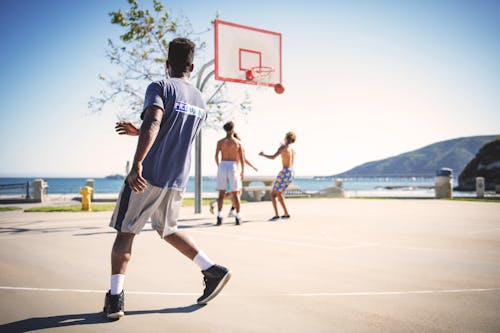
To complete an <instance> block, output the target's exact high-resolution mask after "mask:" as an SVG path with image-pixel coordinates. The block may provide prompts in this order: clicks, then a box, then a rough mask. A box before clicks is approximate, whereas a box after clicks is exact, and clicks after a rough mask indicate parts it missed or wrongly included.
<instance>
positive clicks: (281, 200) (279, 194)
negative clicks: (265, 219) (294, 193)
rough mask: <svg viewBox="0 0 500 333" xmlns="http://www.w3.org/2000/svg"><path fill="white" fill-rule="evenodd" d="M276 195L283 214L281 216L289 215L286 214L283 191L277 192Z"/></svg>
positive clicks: (286, 216) (288, 215)
mask: <svg viewBox="0 0 500 333" xmlns="http://www.w3.org/2000/svg"><path fill="white" fill-rule="evenodd" d="M277 197H278V200H279V202H280V204H281V207H283V211H284V215H283V216H282V217H284V218H288V217H290V214H288V209H287V208H286V205H285V195H284V194H283V192H278V195H277Z"/></svg>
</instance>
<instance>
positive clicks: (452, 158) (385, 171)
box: [336, 135, 495, 177]
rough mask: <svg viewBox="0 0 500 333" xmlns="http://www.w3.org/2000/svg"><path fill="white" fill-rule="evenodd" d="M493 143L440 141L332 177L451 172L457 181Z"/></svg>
mask: <svg viewBox="0 0 500 333" xmlns="http://www.w3.org/2000/svg"><path fill="white" fill-rule="evenodd" d="M494 139H495V136H494V135H488V136H471V137H464V138H458V139H452V140H446V141H441V142H437V143H433V144H431V145H428V146H425V147H423V148H420V149H417V150H414V151H410V152H407V153H404V154H401V155H397V156H393V157H389V158H386V159H383V160H379V161H373V162H368V163H365V164H362V165H360V166H357V167H354V168H352V169H351V170H348V171H346V172H343V173H341V174H338V175H336V177H373V176H385V177H390V176H423V175H428V176H433V175H435V174H436V171H437V170H439V169H440V168H451V169H452V170H453V174H454V175H455V177H458V175H459V174H460V173H461V172H462V170H463V169H464V168H465V166H466V165H467V163H469V162H470V161H471V160H472V159H473V158H474V156H475V155H476V153H477V152H478V151H479V149H480V148H481V147H482V146H483V145H484V144H485V143H487V142H490V141H493V140H494Z"/></svg>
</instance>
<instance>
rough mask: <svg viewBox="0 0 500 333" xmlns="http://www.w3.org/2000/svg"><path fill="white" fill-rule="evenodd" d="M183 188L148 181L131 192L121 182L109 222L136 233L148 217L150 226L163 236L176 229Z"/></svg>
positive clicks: (123, 229) (124, 230) (121, 229)
mask: <svg viewBox="0 0 500 333" xmlns="http://www.w3.org/2000/svg"><path fill="white" fill-rule="evenodd" d="M183 194H184V193H183V192H182V191H179V190H173V189H166V188H161V187H156V186H153V185H151V184H148V185H147V188H146V190H145V191H144V192H142V193H140V192H134V191H132V189H131V188H130V187H129V186H128V185H127V183H124V184H123V186H122V189H121V191H120V195H119V196H118V201H117V203H116V207H115V210H114V212H113V216H112V217H111V222H110V223H109V225H110V226H111V227H113V228H115V229H116V230H118V231H120V232H128V233H132V234H139V233H140V232H141V230H142V229H143V228H144V225H145V224H146V222H147V221H148V220H149V218H151V226H152V227H153V229H154V230H157V231H158V232H160V233H161V234H162V236H163V237H165V236H168V235H170V234H173V233H174V232H176V231H177V218H178V217H179V211H180V208H181V204H182V198H183Z"/></svg>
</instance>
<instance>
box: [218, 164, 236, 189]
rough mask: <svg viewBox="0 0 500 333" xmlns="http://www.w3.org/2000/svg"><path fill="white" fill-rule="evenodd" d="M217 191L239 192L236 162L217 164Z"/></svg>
mask: <svg viewBox="0 0 500 333" xmlns="http://www.w3.org/2000/svg"><path fill="white" fill-rule="evenodd" d="M217 190H219V191H226V192H235V191H239V190H241V179H240V171H239V170H238V163H237V162H236V161H221V162H220V163H219V170H218V171H217ZM228 190H229V191H228Z"/></svg>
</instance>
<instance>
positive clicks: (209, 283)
mask: <svg viewBox="0 0 500 333" xmlns="http://www.w3.org/2000/svg"><path fill="white" fill-rule="evenodd" d="M158 234H159V235H160V236H161V232H159V231H158ZM163 239H165V241H167V243H169V244H170V245H172V246H173V247H175V248H176V249H177V250H178V251H179V252H181V253H182V254H184V255H185V256H186V257H188V258H189V259H191V260H193V261H194V263H195V264H197V265H198V267H200V269H201V271H202V273H203V275H204V281H205V290H204V291H203V295H202V296H201V297H200V298H198V304H206V303H207V302H208V301H210V300H211V299H213V298H214V297H215V296H217V294H219V292H220V291H221V290H222V288H223V287H224V286H225V285H226V283H227V281H229V278H230V277H231V271H230V270H229V269H227V268H226V267H223V266H219V265H216V264H214V263H213V262H212V260H210V258H209V257H208V256H207V255H206V254H205V252H203V251H201V250H199V249H198V247H197V246H196V244H195V243H194V242H193V241H192V239H191V238H190V237H188V236H187V235H185V234H183V233H180V232H178V231H176V232H174V233H173V234H170V235H167V236H165V237H164V238H163Z"/></svg>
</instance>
